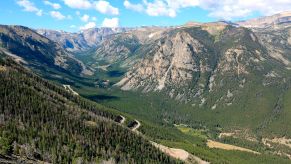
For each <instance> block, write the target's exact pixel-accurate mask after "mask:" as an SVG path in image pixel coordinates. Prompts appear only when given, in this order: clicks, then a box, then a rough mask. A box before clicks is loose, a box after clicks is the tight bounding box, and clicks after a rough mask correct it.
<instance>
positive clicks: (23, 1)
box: [16, 0, 42, 16]
mask: <svg viewBox="0 0 291 164" xmlns="http://www.w3.org/2000/svg"><path fill="white" fill-rule="evenodd" d="M16 3H17V4H18V5H19V6H21V7H23V8H24V9H23V10H24V11H27V12H34V13H35V14H36V15H38V16H42V10H40V9H38V8H37V7H36V6H35V5H34V3H32V2H30V1H29V0H18V1H17V2H16Z"/></svg>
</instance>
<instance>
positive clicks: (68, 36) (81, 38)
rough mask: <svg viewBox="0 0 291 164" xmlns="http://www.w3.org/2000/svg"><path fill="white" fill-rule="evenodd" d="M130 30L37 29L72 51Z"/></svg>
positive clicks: (82, 49)
mask: <svg viewBox="0 0 291 164" xmlns="http://www.w3.org/2000/svg"><path fill="white" fill-rule="evenodd" d="M128 30H130V29H129V28H92V29H87V30H84V31H81V32H78V33H69V32H65V31H55V30H47V29H38V30H36V31H37V32H38V33H39V34H41V35H43V36H45V37H47V38H49V39H51V40H53V41H55V42H57V43H59V44H60V45H61V46H62V47H63V48H65V49H66V50H68V51H70V52H80V51H86V50H89V49H90V48H94V47H96V46H97V45H98V44H99V43H100V42H101V41H102V40H103V39H104V37H106V36H109V35H111V34H115V33H121V32H125V31H128Z"/></svg>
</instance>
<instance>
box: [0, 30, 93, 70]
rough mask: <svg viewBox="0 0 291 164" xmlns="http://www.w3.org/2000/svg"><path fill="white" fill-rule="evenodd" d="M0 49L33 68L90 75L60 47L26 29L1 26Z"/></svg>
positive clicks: (81, 64) (79, 62)
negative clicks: (46, 68)
mask: <svg viewBox="0 0 291 164" xmlns="http://www.w3.org/2000/svg"><path fill="white" fill-rule="evenodd" d="M0 47H1V51H4V52H5V53H7V54H10V56H13V57H14V58H16V59H17V60H18V61H22V62H23V63H25V64H27V65H31V66H33V67H38V68H40V69H45V67H48V68H54V69H56V70H59V71H62V70H64V71H69V72H71V73H74V74H90V71H88V70H87V69H86V67H85V65H84V64H83V63H82V62H81V61H79V60H77V59H75V58H74V57H73V56H72V55H71V54H69V53H68V52H66V51H65V50H64V49H63V48H62V47H61V46H60V45H58V44H57V43H55V42H53V41H51V40H49V39H48V38H46V37H44V36H42V35H40V34H38V33H36V32H35V31H34V30H31V29H29V28H27V27H23V26H5V25H1V26H0Z"/></svg>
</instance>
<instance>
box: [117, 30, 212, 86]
mask: <svg viewBox="0 0 291 164" xmlns="http://www.w3.org/2000/svg"><path fill="white" fill-rule="evenodd" d="M164 39H165V42H164V43H162V42H161V41H160V42H159V43H158V45H157V46H156V50H155V51H154V52H150V53H153V54H152V55H151V57H149V58H145V59H144V60H143V61H142V62H141V63H138V64H137V65H136V66H135V68H133V70H134V71H131V72H129V73H128V76H127V77H126V79H128V81H127V80H126V79H124V80H123V81H122V82H120V83H119V84H118V85H123V87H122V88H123V89H136V88H139V87H141V86H145V87H146V88H147V89H146V90H162V89H163V88H164V87H165V86H166V85H168V84H174V85H175V84H177V85H182V84H186V83H187V81H191V80H192V78H193V74H194V72H197V71H206V69H207V68H206V69H205V67H200V65H199V53H201V52H202V51H204V50H203V45H202V44H201V43H199V41H197V40H196V39H194V38H192V37H191V36H190V35H189V34H188V33H186V32H178V33H177V34H175V35H174V36H167V37H166V38H164ZM149 79H151V80H152V81H151V83H153V84H147V83H146V82H145V81H148V80H149ZM140 82H141V83H140Z"/></svg>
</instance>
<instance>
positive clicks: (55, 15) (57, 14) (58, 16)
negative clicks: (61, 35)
mask: <svg viewBox="0 0 291 164" xmlns="http://www.w3.org/2000/svg"><path fill="white" fill-rule="evenodd" d="M50 15H51V16H52V17H53V18H56V19H58V20H63V19H66V17H65V16H64V15H63V14H62V13H60V12H58V11H51V12H50Z"/></svg>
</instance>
